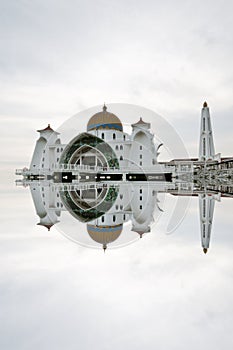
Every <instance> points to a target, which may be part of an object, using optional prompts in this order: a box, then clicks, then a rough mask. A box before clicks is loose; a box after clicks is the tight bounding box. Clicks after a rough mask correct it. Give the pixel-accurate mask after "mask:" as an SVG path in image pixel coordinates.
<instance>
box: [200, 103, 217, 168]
mask: <svg viewBox="0 0 233 350" xmlns="http://www.w3.org/2000/svg"><path fill="white" fill-rule="evenodd" d="M214 156H215V149H214V140H213V133H212V127H211V121H210V111H209V107H208V105H207V102H204V104H203V108H202V111H201V132H200V146H199V160H200V161H207V160H213V159H214Z"/></svg>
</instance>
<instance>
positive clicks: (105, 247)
mask: <svg viewBox="0 0 233 350" xmlns="http://www.w3.org/2000/svg"><path fill="white" fill-rule="evenodd" d="M106 249H107V245H106V244H103V250H104V253H105V250H106Z"/></svg>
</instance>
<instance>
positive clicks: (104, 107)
mask: <svg viewBox="0 0 233 350" xmlns="http://www.w3.org/2000/svg"><path fill="white" fill-rule="evenodd" d="M106 110H107V107H106V105H105V103H104V105H103V111H104V112H106Z"/></svg>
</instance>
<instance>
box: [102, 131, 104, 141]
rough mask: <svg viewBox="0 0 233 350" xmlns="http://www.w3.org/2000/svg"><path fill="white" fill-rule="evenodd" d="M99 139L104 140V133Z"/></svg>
mask: <svg viewBox="0 0 233 350" xmlns="http://www.w3.org/2000/svg"><path fill="white" fill-rule="evenodd" d="M101 138H102V139H103V140H104V133H103V132H102V135H101Z"/></svg>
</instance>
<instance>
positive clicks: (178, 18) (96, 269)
mask: <svg viewBox="0 0 233 350" xmlns="http://www.w3.org/2000/svg"><path fill="white" fill-rule="evenodd" d="M232 13H233V3H232V1H230V0H228V1H223V0H222V1H219V0H217V1H213V0H212V1H199V0H196V1H189V0H186V1H184V0H181V1H179V0H176V1H166V0H164V1H157V0H151V1H147V0H144V1H138V0H134V1H129V0H124V1H123V0H118V1H112V0H108V1H99V0H95V1H94V0H93V1H88V0H87V1H77V0H76V1H72V0H66V1H65V0H64V1H59V0H56V1H55V0H54V1H51V0H46V1H45V0H38V1H37V0H33V1H32V0H17V1H16V0H9V1H7V0H5V1H3V0H0V30H1V31H0V32H1V36H0V106H1V108H0V117H1V129H0V146H1V147H0V159H1V178H2V180H1V184H0V191H1V197H2V198H3V200H2V201H1V215H2V230H1V231H2V233H1V236H0V240H1V245H0V247H1V248H0V251H1V255H0V256H1V257H0V266H1V267H0V281H1V282H0V303H1V305H0V309H1V312H0V323H1V327H0V332H2V334H0V345H1V343H2V346H1V349H4V350H15V349H17V350H18V349H20V350H21V349H22V350H25V349H32V348H34V349H36V350H37V349H38V350H41V349H43V350H44V349H46V350H47V349H53V348H54V349H58V350H63V349H77V348H79V349H82V350H86V349H91V348H97V349H101V350H103V349H106V350H108V349H110V348H111V349H113V350H114V349H118V348H119V347H121V348H122V349H127V350H128V349H129V350H131V349H142V348H143V349H148V350H150V349H151V350H152V349H155V348H157V349H159V350H163V349H164V350H167V349H169V350H170V349H171V350H173V349H174V350H176V349H177V350H178V349H179V350H180V349H181V350H182V349H187V348H188V349H195V350H196V349H197V348H202V347H204V346H205V348H206V349H214V350H215V349H216V350H217V349H218V350H219V348H220V347H222V348H223V349H224V350H228V349H229V350H230V349H232V346H233V340H232V322H233V314H232V312H233V303H232V288H233V275H232V263H233V261H232V256H233V255H232V248H233V240H232V237H231V234H232V232H231V231H232V223H231V220H230V218H229V215H227V214H228V213H229V212H232V203H231V201H230V200H228V201H227V200H224V201H222V203H217V205H216V208H215V209H216V210H215V212H216V215H215V223H214V225H215V226H214V227H213V228H214V234H213V246H212V248H211V251H210V252H209V253H208V254H207V256H203V255H202V254H201V249H200V242H199V223H198V213H197V210H196V208H197V201H196V200H195V199H193V200H192V204H191V207H190V212H189V214H188V215H187V217H186V219H185V220H184V222H183V223H182V225H181V226H180V227H179V228H178V230H177V232H176V233H175V234H173V235H172V236H166V235H164V234H163V233H162V230H159V229H158V231H156V230H154V231H153V232H152V235H148V236H147V237H146V238H145V239H143V240H140V242H137V243H136V244H134V245H131V246H129V247H126V248H123V249H119V250H115V251H112V252H111V253H108V254H105V256H104V255H103V254H101V253H100V252H99V251H92V250H88V249H84V248H82V247H79V246H77V245H75V244H73V243H72V242H70V241H68V240H66V239H65V238H64V237H63V236H61V235H60V234H59V233H58V232H57V231H56V230H55V229H54V230H53V231H51V232H50V233H49V234H48V233H47V232H45V231H43V228H42V227H38V226H35V224H36V222H37V218H36V215H35V212H34V208H33V205H32V200H31V198H30V193H29V191H28V190H27V189H16V188H15V186H14V182H13V181H14V168H16V167H23V166H24V165H28V164H29V162H30V157H31V154H32V152H33V147H34V144H35V140H36V137H37V134H36V130H37V129H40V128H42V127H44V126H46V124H47V123H51V125H52V126H53V127H54V128H58V127H59V126H60V125H61V124H62V123H63V122H64V121H65V120H66V119H67V118H69V117H71V116H72V115H74V114H76V113H78V112H80V111H81V110H83V109H86V108H90V107H92V106H95V105H102V104H103V102H105V103H106V104H110V103H130V104H138V105H140V106H144V107H146V108H149V109H152V110H154V111H155V112H157V113H158V114H160V115H161V116H163V118H166V119H167V121H168V122H169V123H170V124H171V125H172V126H173V127H174V128H175V130H176V131H177V132H178V133H179V135H180V137H181V138H182V139H183V140H184V143H185V145H186V147H187V150H188V152H189V154H190V155H192V156H196V155H197V152H198V138H199V127H200V125H199V123H200V110H201V107H202V104H203V102H204V101H205V100H207V102H208V104H209V105H210V107H211V113H212V124H213V130H214V136H215V146H216V151H217V152H222V153H223V154H224V155H232V154H233V149H232V130H233V118H232V114H233V100H232V95H233V65H232V61H233V21H232ZM142 117H143V116H142ZM154 131H155V132H156V130H154ZM220 235H221V236H220Z"/></svg>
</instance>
